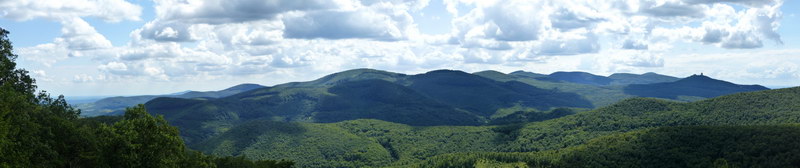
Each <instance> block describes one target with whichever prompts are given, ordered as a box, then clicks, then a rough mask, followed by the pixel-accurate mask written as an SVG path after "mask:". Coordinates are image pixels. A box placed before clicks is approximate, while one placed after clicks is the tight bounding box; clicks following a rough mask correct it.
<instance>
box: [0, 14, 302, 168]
mask: <svg viewBox="0 0 800 168" xmlns="http://www.w3.org/2000/svg"><path fill="white" fill-rule="evenodd" d="M8 33H9V32H8V31H6V30H4V29H1V28H0V85H1V86H0V167H291V166H292V165H293V164H294V163H293V162H291V161H274V160H259V161H251V160H249V159H247V158H244V157H214V156H208V155H205V154H202V153H200V152H197V151H193V150H190V149H187V148H186V147H185V145H184V142H183V140H182V139H181V137H180V136H179V135H178V128H176V127H173V126H170V125H169V123H167V121H166V120H165V119H164V118H163V117H161V116H157V117H155V116H152V115H150V114H148V113H147V111H146V110H145V108H144V106H143V105H138V106H135V107H130V108H127V109H126V110H125V113H124V115H123V116H120V117H101V118H80V117H79V116H80V111H79V110H76V109H75V108H73V107H71V106H70V105H68V104H67V103H66V101H65V100H64V96H58V97H56V98H53V97H51V96H50V95H49V94H48V93H47V92H44V91H40V92H38V93H37V92H36V89H37V86H36V84H35V80H34V79H33V78H31V77H30V76H29V75H28V71H26V70H24V69H18V68H17V67H16V63H15V62H14V61H15V59H16V58H17V56H16V55H14V54H13V52H12V49H13V48H12V45H11V42H10V41H9V40H8V37H7V35H8Z"/></svg>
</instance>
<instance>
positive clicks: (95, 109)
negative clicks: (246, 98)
mask: <svg viewBox="0 0 800 168" xmlns="http://www.w3.org/2000/svg"><path fill="white" fill-rule="evenodd" d="M263 87H264V86H261V85H258V84H249V83H246V84H239V85H236V86H233V87H230V88H227V89H224V90H219V91H206V92H201V91H186V92H179V93H178V94H168V95H143V96H117V97H109V98H103V99H100V100H97V101H95V102H92V103H82V104H76V105H75V106H76V108H78V109H81V111H82V113H81V115H82V116H88V117H91V116H99V115H122V113H123V112H124V110H125V108H126V107H130V106H134V105H137V104H143V103H146V102H147V101H150V100H153V99H155V98H158V97H176V98H220V97H226V96H230V95H234V94H237V93H241V92H244V91H249V90H253V89H258V88H263Z"/></svg>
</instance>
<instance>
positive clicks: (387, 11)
mask: <svg viewBox="0 0 800 168" xmlns="http://www.w3.org/2000/svg"><path fill="white" fill-rule="evenodd" d="M797 11H800V2H798V1H783V0H721V1H711V0H599V1H580V0H552V1H551V0H537V1H491V0H489V1H485V0H481V1H478V0H338V1H329V0H297V1H274V0H273V1H262V0H232V1H223V0H207V1H198V0H188V1H186V0H156V1H150V0H128V1H125V0H71V1H62V0H14V1H3V2H0V27H2V28H4V29H7V30H9V31H10V32H11V34H10V36H9V37H10V39H11V40H12V42H13V43H14V47H15V52H16V53H17V54H18V55H19V56H20V58H19V59H18V60H17V62H18V63H19V66H20V67H22V68H25V69H27V70H29V71H31V73H32V74H33V76H34V77H35V78H37V82H38V84H39V85H40V88H41V89H44V90H48V91H49V92H51V93H55V94H65V95H68V96H94V95H140V94H162V93H171V92H177V91H183V90H219V89H223V88H226V87H229V86H233V85H236V84H240V83H258V84H262V85H274V84H280V83H284V82H290V81H305V80H312V79H315V78H318V77H321V76H323V75H326V74H330V73H334V72H338V71H342V70H347V69H352V68H375V69H382V70H389V71H395V72H402V73H410V74H414V73H421V72H426V71H430V70H435V69H458V70H463V71H467V72H475V71H481V70H488V69H491V70H498V71H501V72H512V71H516V70H524V71H531V72H537V73H551V72H555V71H586V72H591V73H595V74H600V75H609V74H612V73H617V72H628V73H644V72H656V73H662V74H667V75H672V76H678V77H683V76H688V75H691V74H695V73H700V72H703V73H704V74H707V75H709V76H712V77H714V78H719V79H723V80H728V81H732V82H735V83H743V84H762V85H767V86H798V85H800V32H798V30H800V18H798V17H799V16H797V15H798V14H797Z"/></svg>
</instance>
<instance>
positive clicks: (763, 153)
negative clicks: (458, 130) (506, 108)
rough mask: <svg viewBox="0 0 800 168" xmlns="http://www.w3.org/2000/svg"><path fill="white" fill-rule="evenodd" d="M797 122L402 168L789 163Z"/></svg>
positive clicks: (794, 155)
mask: <svg viewBox="0 0 800 168" xmlns="http://www.w3.org/2000/svg"><path fill="white" fill-rule="evenodd" d="M798 138H800V125H796V124H793V125H760V126H677V127H661V128H655V129H645V130H638V131H632V132H628V133H620V134H614V135H609V136H604V137H600V138H596V139H593V140H591V141H589V142H587V143H586V144H584V145H579V146H575V147H570V148H565V149H560V150H548V151H541V152H526V153H521V152H510V153H502V152H494V153H491V152H483V153H453V154H445V155H440V156H436V157H432V158H429V159H427V160H426V161H424V162H421V163H418V164H414V165H410V166H409V165H407V166H408V167H481V166H484V165H486V164H495V165H501V164H513V165H518V167H794V166H797V165H798V164H800V141H797V139H798Z"/></svg>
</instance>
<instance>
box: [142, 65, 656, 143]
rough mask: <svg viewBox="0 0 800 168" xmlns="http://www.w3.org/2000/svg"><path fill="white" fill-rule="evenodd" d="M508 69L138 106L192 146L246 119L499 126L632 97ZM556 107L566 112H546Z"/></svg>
mask: <svg viewBox="0 0 800 168" xmlns="http://www.w3.org/2000/svg"><path fill="white" fill-rule="evenodd" d="M515 73H516V74H522V75H508V74H503V73H500V72H496V71H485V72H478V73H475V74H469V73H465V72H461V71H452V70H437V71H431V72H427V73H423V74H417V75H404V74H398V73H392V72H387V71H380V70H372V69H354V70H349V71H343V72H339V73H334V74H331V75H327V76H325V77H322V78H319V79H317V80H313V81H308V82H293V83H287V84H281V85H276V86H273V87H265V88H260V89H253V90H249V91H245V92H242V93H239V94H235V95H231V96H228V97H222V98H217V99H205V98H193V99H181V98H169V97H164V98H156V99H153V100H151V101H149V102H147V103H146V104H145V105H146V107H147V109H148V111H149V112H150V113H153V114H160V115H164V117H165V118H166V119H167V120H168V121H170V122H171V123H173V124H174V125H175V126H177V127H179V128H181V129H182V130H183V131H182V132H181V135H182V136H183V137H184V139H185V140H186V141H187V143H188V144H193V143H198V142H201V141H204V140H205V139H207V138H210V137H213V136H215V135H218V134H220V133H223V132H225V131H227V130H229V129H231V128H233V127H235V126H237V125H239V124H242V123H245V122H247V121H250V120H273V121H287V122H316V123H331V122H340V121H346V120H355V119H379V120H384V121H389V122H395V123H401V124H408V125H412V126H435V125H484V124H501V123H510V122H529V121H541V120H545V119H552V118H558V117H563V116H567V115H570V114H574V112H575V111H585V109H591V108H595V107H599V106H598V105H603V106H605V105H608V104H611V103H613V102H616V101H619V100H621V99H624V98H628V97H634V96H633V95H628V94H624V93H623V88H624V87H622V86H594V85H587V84H578V83H568V82H567V83H565V82H552V81H541V80H537V79H534V78H530V76H535V74H533V73H526V72H515ZM532 74H533V75H532ZM650 76H652V75H650ZM187 94H188V93H187ZM557 108H567V109H571V110H570V111H555V113H551V112H550V111H551V110H554V109H557Z"/></svg>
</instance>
